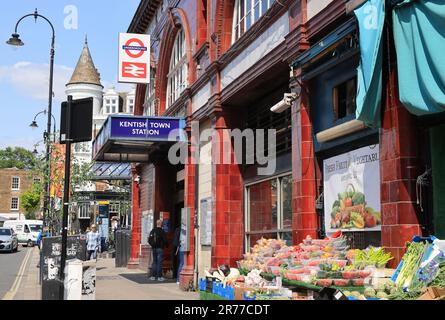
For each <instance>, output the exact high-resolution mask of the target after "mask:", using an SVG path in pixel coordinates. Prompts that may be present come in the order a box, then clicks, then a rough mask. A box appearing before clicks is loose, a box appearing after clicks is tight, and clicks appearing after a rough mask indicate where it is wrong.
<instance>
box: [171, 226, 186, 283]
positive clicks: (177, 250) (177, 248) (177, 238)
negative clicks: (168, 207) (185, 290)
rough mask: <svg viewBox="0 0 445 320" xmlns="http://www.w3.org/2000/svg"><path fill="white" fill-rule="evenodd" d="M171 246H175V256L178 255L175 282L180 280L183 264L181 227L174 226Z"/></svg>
mask: <svg viewBox="0 0 445 320" xmlns="http://www.w3.org/2000/svg"><path fill="white" fill-rule="evenodd" d="M173 246H174V247H175V252H174V254H175V256H176V257H179V264H178V270H177V273H176V283H177V284H179V282H180V274H181V270H182V266H183V265H184V252H183V251H181V227H176V229H175V235H174V237H173Z"/></svg>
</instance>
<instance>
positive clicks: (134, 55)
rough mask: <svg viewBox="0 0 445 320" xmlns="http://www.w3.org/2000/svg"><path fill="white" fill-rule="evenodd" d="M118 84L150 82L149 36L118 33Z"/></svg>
mask: <svg viewBox="0 0 445 320" xmlns="http://www.w3.org/2000/svg"><path fill="white" fill-rule="evenodd" d="M118 81H119V82H130V83H149V82H150V36H149V35H147V34H136V33H119V80H118Z"/></svg>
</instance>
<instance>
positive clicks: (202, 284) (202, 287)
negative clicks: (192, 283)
mask: <svg viewBox="0 0 445 320" xmlns="http://www.w3.org/2000/svg"><path fill="white" fill-rule="evenodd" d="M206 289H207V281H206V279H199V290H200V291H206Z"/></svg>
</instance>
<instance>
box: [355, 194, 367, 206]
mask: <svg viewBox="0 0 445 320" xmlns="http://www.w3.org/2000/svg"><path fill="white" fill-rule="evenodd" d="M363 203H365V195H364V194H363V193H361V192H356V193H355V194H354V196H353V197H352V204H353V205H354V206H356V205H358V204H363Z"/></svg>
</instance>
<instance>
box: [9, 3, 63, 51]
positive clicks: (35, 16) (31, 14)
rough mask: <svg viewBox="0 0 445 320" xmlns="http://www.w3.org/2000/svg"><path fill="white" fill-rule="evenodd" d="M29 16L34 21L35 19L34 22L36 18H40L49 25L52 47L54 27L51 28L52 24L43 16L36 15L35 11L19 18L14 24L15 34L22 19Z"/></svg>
mask: <svg viewBox="0 0 445 320" xmlns="http://www.w3.org/2000/svg"><path fill="white" fill-rule="evenodd" d="M31 16H33V17H34V19H36V20H37V17H40V18H42V19H44V20H46V22H48V24H49V25H50V27H51V30H52V33H53V36H52V45H54V38H55V31H54V26H53V24H52V23H51V21H49V20H48V19H47V18H46V17H45V16H42V15H41V14H39V13H37V9H36V10H35V11H34V13H29V14H26V15H24V16H23V17H21V18H20V19H19V20H18V21H17V23H16V24H15V33H17V29H18V26H19V24H20V22H21V21H22V20H23V19H25V18H27V17H31Z"/></svg>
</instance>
